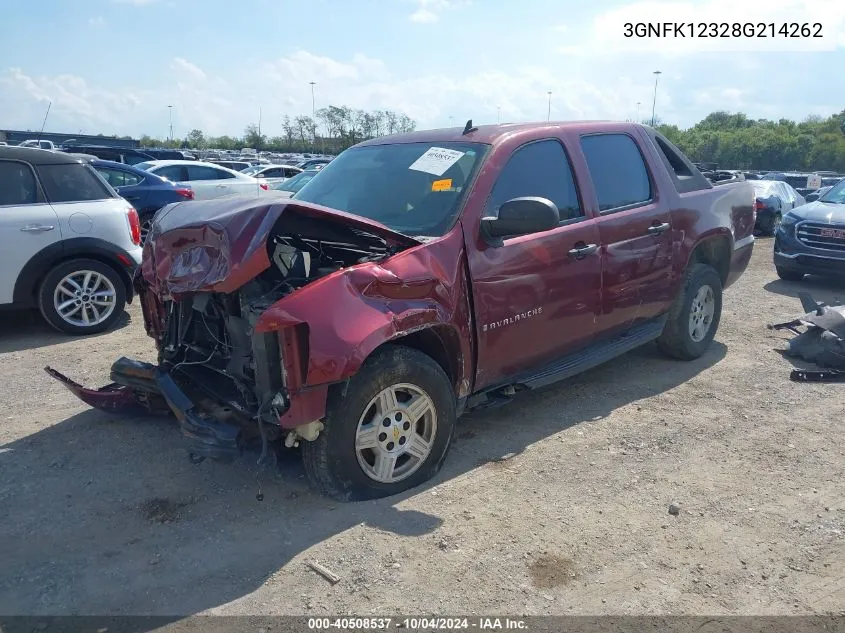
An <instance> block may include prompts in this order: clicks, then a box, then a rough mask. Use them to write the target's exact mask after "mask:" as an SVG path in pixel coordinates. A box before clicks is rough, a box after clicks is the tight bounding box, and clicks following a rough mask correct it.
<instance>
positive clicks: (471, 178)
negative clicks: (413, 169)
mask: <svg viewBox="0 0 845 633" xmlns="http://www.w3.org/2000/svg"><path fill="white" fill-rule="evenodd" d="M410 145H417V146H420V148H421V152H420V156H422V155H424V154H425V153H426V152H428V151H429V150H430V149H431V148H434V147H442V148H444V149H450V150H456V151H462V152H463V153H464V154H466V152H468V151H470V150H472V151H473V152H475V154H476V158H475V160H474V162H473V164H472V166H471V167H470V171H469V174H468V176H467V179H466V181H465V182H464V183H463V185H462V188H461V191H460V192H458V195H457V197H456V198H455V200H454V202H453V204H452V206H451V208H450V209H448V211H446V212H444V214H443V217H442V220H440V221H439V224H436V225H434V226H420V227H419V229H420V230H419V231H417V230H416V228H415V227H408V226H397V225H395V224H388V223H387V222H384V221H382V220H380V219H378V218H374V217H370V216H366V215H362V214H360V213H355V211H353V210H351V209H343V208H337V207H331V206H330V205H325V204H323V203H322V202H319V201H311V200H308V199H307V198H301V197H300V196H301V194H302V193H303V192H306V191H307V189H308V187H309V186H311V184H312V183H313V182H315V180H317V179H316V176H315V177H314V178H312V179H311V180H310V181H308V182H307V183H306V184H305V186H304V187H302V189H300V190H299V191H298V192H296V193H294V195H293V199H295V200H303V201H304V202H312V203H313V204H320V205H322V206H327V207H329V208H337V210H338V211H342V212H344V213H349V214H351V215H356V216H358V217H361V218H364V219H365V220H368V221H370V222H377V223H378V224H381V225H383V226H385V227H387V228H389V229H390V230H392V231H395V232H397V233H401V234H403V235H408V236H410V237H414V238H439V237H443V236H445V235H447V234H448V233H450V232H451V231H452V230H453V229H454V228H455V225H456V224H457V223H458V221H459V220H460V218H461V216H462V215H463V213H464V209H465V207H466V203H467V199H468V197H469V193H470V192H471V191H472V190H473V188H474V187H475V184H476V182H477V179H478V175H479V174H480V173H481V171H482V169H483V168H484V165H485V163H486V161H487V160H488V158H489V157H490V155H491V154H492V152H491V149H492V144H490V143H483V142H478V141H469V140H467V141H462V140H449V141H438V140H419V141H409V142H400V143H374V144H368V145H360V146H354V147H350V148H349V149H347V150H345V151H343V152H341V153H340V154H339V155H338V156H337V157H336V158H335V159H333V160H332V161H331V162H329V163H328V164H326V165H324V166H323V169H321V170H320V174H319V175H322V174H323V173H324V172H325V171H326V170H327V169H330V168H332V166H335V165H343V164H344V162H343V160H341V159H342V158H344V155H345V154H347V152H358V151H368V150H373V149H376V148H387V147H400V146H404V147H407V146H410ZM420 156H418V158H419V157H420ZM413 162H415V161H412V163H413ZM412 163H411V164H412ZM455 164H456V163H455ZM452 166H453V165H450V166H449V168H447V170H446V171H444V172H443V174H442V175H441V176H438V175H437V174H434V173H432V172H424V171H423V172H422V173H428V174H429V175H431V176H433V177H434V181H436V180H437V179H438V178H441V177H442V176H445V174H446V173H448V169H451V167H452ZM408 167H410V164H409V165H408ZM406 169H407V167H406ZM329 173H331V172H329ZM321 180H323V181H324V180H325V178H322V179H321ZM434 181H433V182H434ZM409 229H412V230H409ZM431 229H436V230H431Z"/></svg>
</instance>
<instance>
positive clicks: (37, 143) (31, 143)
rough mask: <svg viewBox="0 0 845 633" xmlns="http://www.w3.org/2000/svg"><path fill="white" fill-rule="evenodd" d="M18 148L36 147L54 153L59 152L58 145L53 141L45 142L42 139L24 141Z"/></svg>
mask: <svg viewBox="0 0 845 633" xmlns="http://www.w3.org/2000/svg"><path fill="white" fill-rule="evenodd" d="M18 147H35V148H40V149H49V150H52V151H55V150H57V149H58V148H57V147H56V144H55V143H53V141H43V140H41V139H35V138H32V139H29V140H28V141H24V142H23V143H21V144H20V145H18Z"/></svg>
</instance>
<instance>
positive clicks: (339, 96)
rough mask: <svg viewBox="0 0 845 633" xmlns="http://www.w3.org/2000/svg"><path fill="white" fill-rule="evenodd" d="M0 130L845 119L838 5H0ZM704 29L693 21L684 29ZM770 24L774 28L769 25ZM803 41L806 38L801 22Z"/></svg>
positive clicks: (742, 0)
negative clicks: (390, 116) (367, 117)
mask: <svg viewBox="0 0 845 633" xmlns="http://www.w3.org/2000/svg"><path fill="white" fill-rule="evenodd" d="M2 15H3V18H2V33H3V36H2V38H0V128H2V129H27V128H28V129H39V128H40V127H41V123H42V119H43V116H44V112H45V111H46V108H47V104H48V102H49V101H52V108H51V111H50V116H49V118H48V120H47V125H46V130H47V131H54V132H70V133H80V132H84V133H100V132H102V133H104V134H120V135H123V134H129V135H133V136H138V135H140V134H143V133H148V134H151V135H157V136H160V137H164V136H166V135H167V132H168V108H167V106H168V105H171V104H172V105H173V126H174V134H175V135H176V136H183V135H185V134H187V132H188V131H190V130H191V129H192V128H199V129H202V130H203V131H204V132H206V133H207V134H215V135H218V134H232V135H241V134H242V133H243V129H244V127H246V125H247V124H249V123H252V122H257V120H258V114H259V108H260V109H261V113H262V131H263V132H266V133H268V134H270V135H271V136H272V135H281V133H282V129H281V121H282V117H283V116H284V115H285V114H288V115H290V116H291V117H293V116H295V115H298V114H310V113H311V106H312V104H311V86H310V85H309V82H311V81H314V82H316V87H315V97H316V107H317V108H318V109H319V108H320V107H322V106H325V105H328V104H335V105H340V104H345V105H348V106H351V107H353V108H363V109H385V108H388V109H394V110H398V111H402V112H405V113H407V114H408V115H409V116H411V117H412V118H414V119H415V120H416V121H417V123H418V127H419V128H431V127H445V126H448V125H449V123H450V117H454V118H453V121H454V125H459V124H460V125H462V124H463V123H464V122H465V121H466V119H469V118H472V119H473V121H474V122H475V123H495V122H496V120H497V117H498V116H499V113H501V114H500V116H501V121H502V122H506V121H530V120H545V119H546V116H547V108H548V99H549V96H548V91H551V92H552V94H551V117H552V119H561V120H562V119H625V118H633V117H635V116H636V114H637V102H640V104H641V105H640V107H639V110H640V118H643V119H645V118H648V117H650V115H651V107H652V98H653V90H654V77H655V76H654V75H653V74H652V72H653V71H654V70H660V71H662V74H661V75H660V83H659V86H658V90H657V106H656V110H657V116H658V117H660V118H661V119H663V120H664V121H665V122H667V123H675V124H678V125H680V126H682V127H686V126H689V125H691V124H693V123H695V122H696V121H698V120H699V119H701V118H703V117H704V116H705V115H707V114H708V113H709V112H712V111H714V110H729V111H743V112H745V113H747V114H748V115H749V116H751V117H754V118H758V117H766V118H774V119H777V118H780V117H787V118H791V119H797V120H801V119H803V118H805V117H806V116H807V115H810V114H818V115H822V116H827V115H830V114H832V113H834V112H839V111H841V110H842V109H843V108H845V82H842V81H839V79H841V78H842V73H843V69H845V1H842V0H812V1H810V0H805V1H801V0H762V1H760V0H739V1H737V0H696V1H695V2H675V1H668V0H666V1H664V0H649V1H632V2H622V1H616V2H613V1H604V2H595V1H594V2H585V1H583V0H578V1H571V0H518V1H514V0H296V1H290V0H248V1H247V2H242V3H233V2H231V0H226V1H224V0H78V1H75V2H70V1H65V0H38V1H37V2H33V1H32V0H4V2H3V7H2ZM628 21H634V22H637V21H638V22H689V21H694V22H702V21H703V22H725V21H729V22H730V23H731V24H733V23H735V22H736V23H740V24H742V23H746V22H749V23H753V24H755V25H756V24H757V23H760V22H764V23H766V24H768V23H775V28H776V29H777V28H779V26H780V24H782V23H783V22H798V23H799V24H803V23H808V24H810V25H812V23H814V22H820V23H821V24H822V37H821V38H801V37H798V38H794V39H784V38H778V39H772V38H747V37H745V38H737V39H733V38H726V39H721V38H720V39H715V40H714V39H707V40H705V39H699V38H689V37H687V38H684V39H668V40H667V39H655V38H639V39H630V38H629V39H626V38H624V37H623V32H624V26H623V25H624V23H625V22H628ZM694 28H695V30H696V31H697V30H698V27H694ZM766 28H768V27H766ZM809 30H810V31H815V30H816V29H815V27H812V26H811V27H810V28H809Z"/></svg>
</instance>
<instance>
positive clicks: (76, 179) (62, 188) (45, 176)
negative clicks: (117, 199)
mask: <svg viewBox="0 0 845 633" xmlns="http://www.w3.org/2000/svg"><path fill="white" fill-rule="evenodd" d="M36 170H37V171H38V176H39V177H40V178H41V184H42V185H43V187H44V193H46V194H47V199H48V200H49V201H50V202H56V203H58V202H85V201H86V200H108V199H109V198H113V197H114V194H113V193H112V192H111V191H110V190H109V189H108V187H107V186H106V184H105V183H104V182H103V181H102V180H100V179H99V178H98V177H97V175H96V173H94V170H93V169H91V168H90V167H88V166H87V165H80V164H71V165H38V166H37V167H36Z"/></svg>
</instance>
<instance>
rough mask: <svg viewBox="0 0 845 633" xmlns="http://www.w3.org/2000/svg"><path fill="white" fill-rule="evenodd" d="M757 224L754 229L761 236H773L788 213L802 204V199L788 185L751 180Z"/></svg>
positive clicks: (774, 181)
mask: <svg viewBox="0 0 845 633" xmlns="http://www.w3.org/2000/svg"><path fill="white" fill-rule="evenodd" d="M751 184H752V185H753V187H754V195H755V196H756V198H757V199H756V201H755V204H754V206H755V208H756V210H757V222H756V224H755V225H754V229H755V230H756V231H757V232H759V233H761V234H763V235H774V234H775V231H776V230H777V228H778V225H779V224H780V223H781V220H782V218H783V216H784V214H786V213H787V212H788V211H791V210H792V209H794V208H795V207H800V206H801V205H802V204H804V198H803V197H802V196H801V194H800V193H798V192H797V191H795V189H794V188H793V187H792V186H790V185H789V184H788V183H785V182H781V181H779V180H752V181H751Z"/></svg>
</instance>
